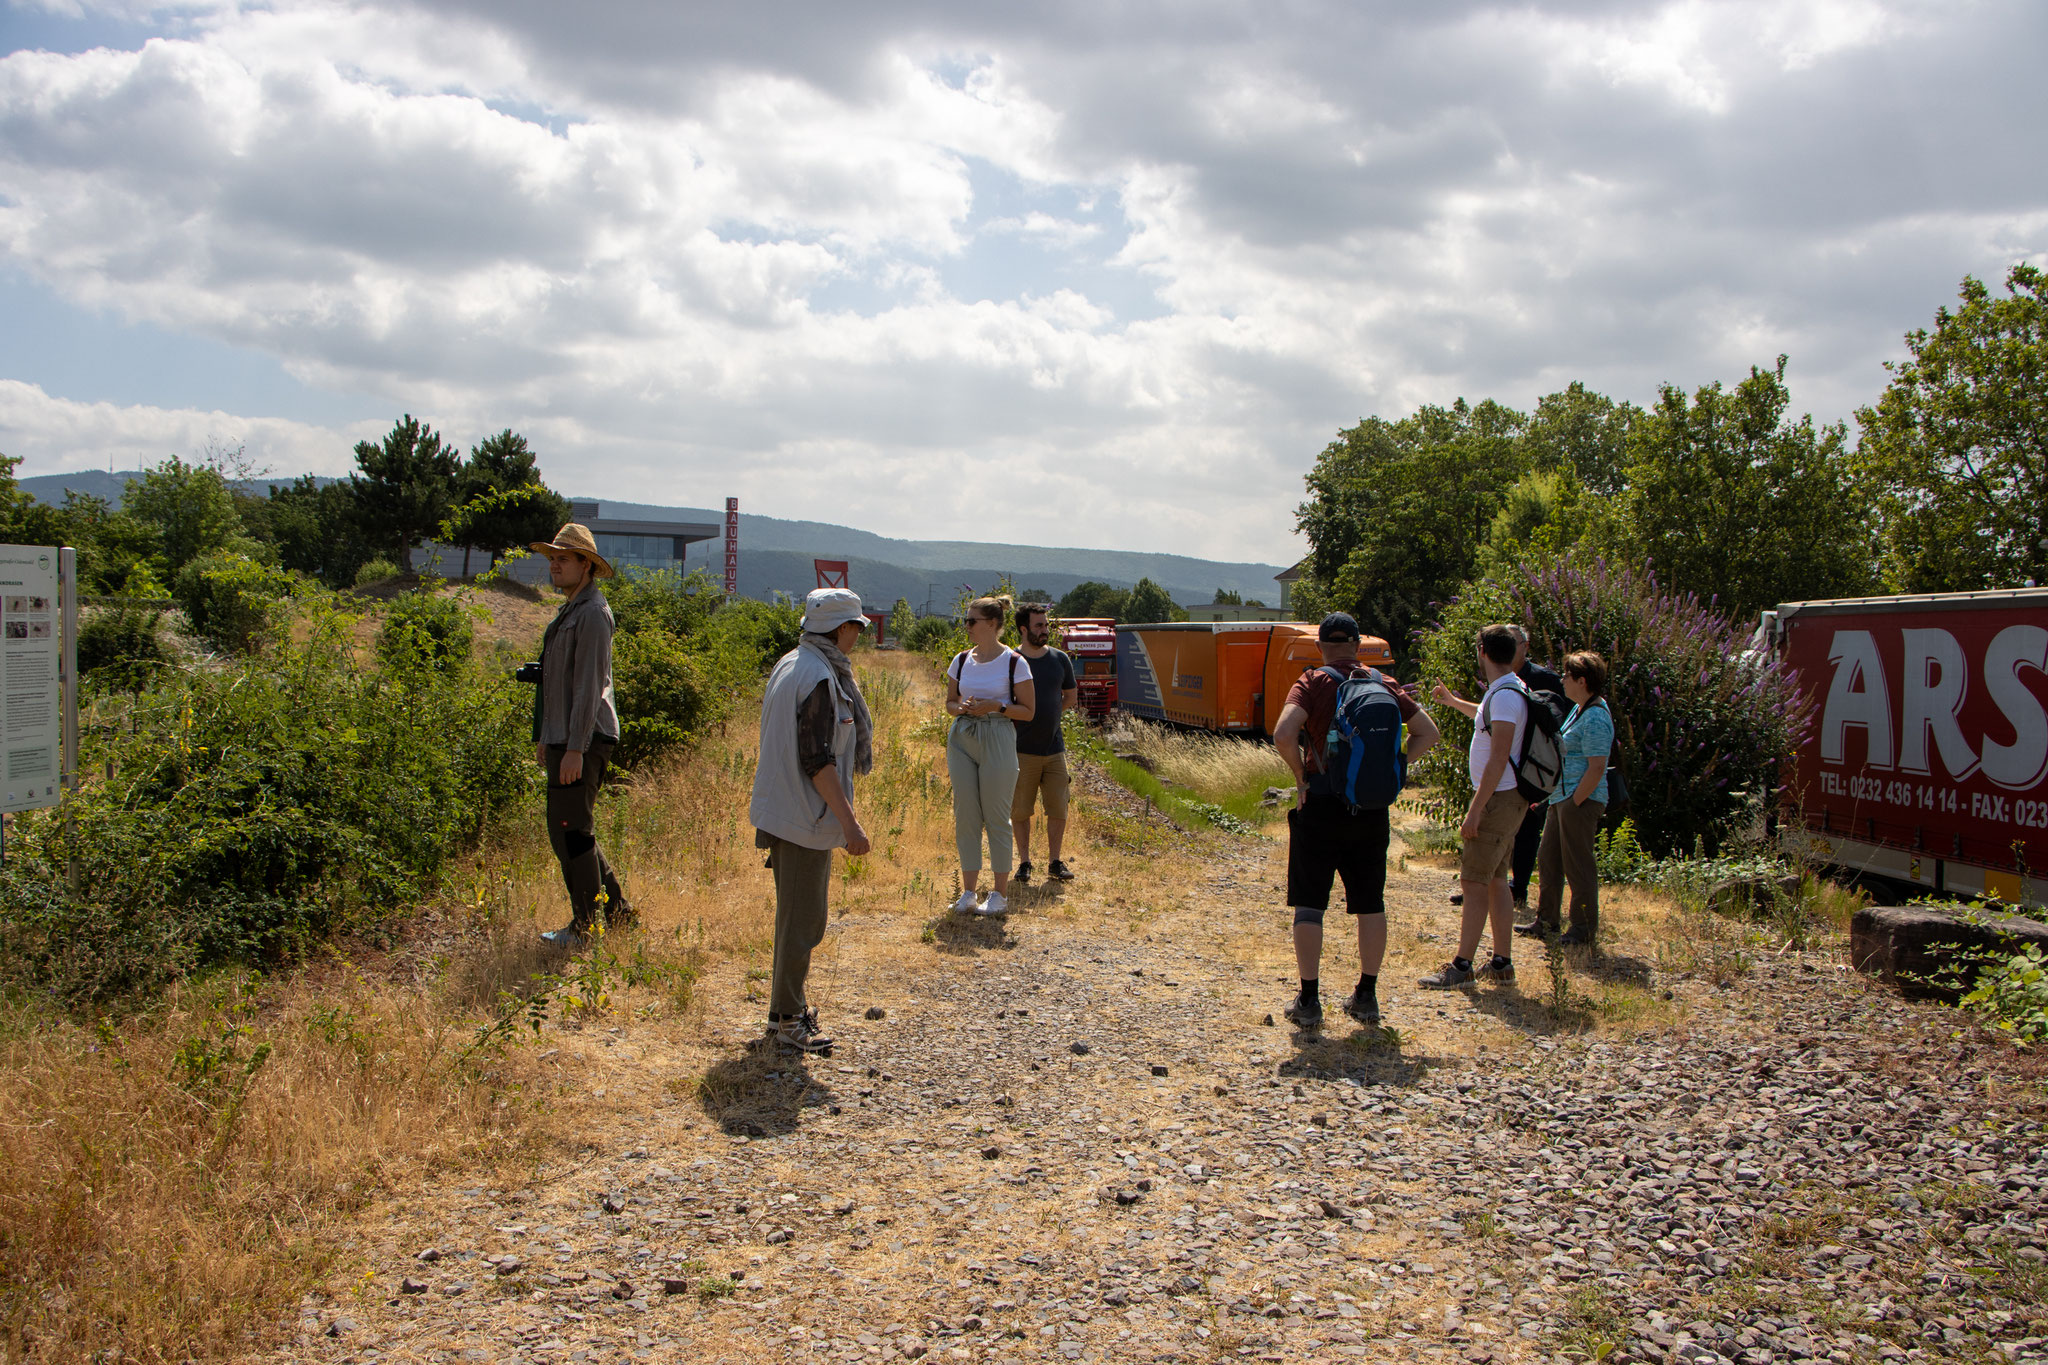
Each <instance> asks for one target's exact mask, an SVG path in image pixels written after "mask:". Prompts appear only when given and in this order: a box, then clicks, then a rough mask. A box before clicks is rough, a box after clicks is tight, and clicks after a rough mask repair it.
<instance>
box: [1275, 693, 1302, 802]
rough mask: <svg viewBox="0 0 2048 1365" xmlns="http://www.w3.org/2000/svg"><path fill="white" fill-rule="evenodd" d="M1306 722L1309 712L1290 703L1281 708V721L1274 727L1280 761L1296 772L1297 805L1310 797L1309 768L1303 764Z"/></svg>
mask: <svg viewBox="0 0 2048 1365" xmlns="http://www.w3.org/2000/svg"><path fill="white" fill-rule="evenodd" d="M1306 724H1308V712H1307V711H1306V710H1304V709H1303V708H1302V707H1300V706H1297V705H1293V704H1289V705H1287V706H1283V707H1281V708H1280V721H1279V723H1278V724H1277V725H1275V726H1274V727H1273V747H1274V748H1275V749H1278V750H1279V751H1280V761H1281V762H1282V763H1285V764H1286V765H1287V771H1289V772H1291V773H1293V774H1294V804H1295V805H1297V806H1299V805H1301V804H1302V802H1303V801H1305V800H1306V799H1307V797H1308V770H1307V769H1306V768H1304V767H1302V764H1301V729H1302V727H1303V726H1304V725H1306Z"/></svg>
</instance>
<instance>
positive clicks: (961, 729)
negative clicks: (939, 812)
mask: <svg viewBox="0 0 2048 1365" xmlns="http://www.w3.org/2000/svg"><path fill="white" fill-rule="evenodd" d="M1010 605H1011V603H1010V599H1009V598H1008V597H1007V596H1005V597H977V598H976V599H975V600H974V601H973V602H971V603H969V604H968V607H967V638H968V640H970V641H971V642H972V643H973V648H972V649H964V650H962V651H961V652H960V653H959V654H957V655H955V656H954V658H953V662H952V663H950V664H948V665H947V667H946V713H947V714H948V715H950V716H953V717H954V718H955V719H954V721H953V729H952V731H951V733H950V734H948V735H947V737H946V772H947V774H948V775H950V776H951V777H952V779H953V841H954V844H955V845H956V846H957V847H958V848H959V850H960V884H961V886H963V887H964V888H965V890H963V891H962V892H961V893H960V899H959V900H957V901H955V902H953V909H954V910H956V911H958V912H960V913H962V914H971V915H1007V914H1009V913H1010V901H1009V894H1010V855H1011V851H1012V849H1011V843H1010V801H1011V798H1012V797H1013V796H1015V795H1016V792H1017V726H1016V722H1018V721H1026V720H1030V719H1031V717H1032V716H1033V715H1034V714H1036V711H1035V707H1034V703H1033V698H1032V695H1031V665H1030V664H1028V663H1026V662H1025V661H1024V656H1023V655H1021V654H1019V653H1018V652H1017V651H1016V650H1014V649H1011V648H1010V647H1009V646H1008V645H1006V644H1004V643H1003V638H1002V637H1003V620H1004V618H1005V617H1006V616H1008V615H1009V611H1010ZM984 831H986V832H987V834H988V860H989V863H990V865H991V867H990V870H991V871H992V872H993V873H994V874H995V883H996V884H995V889H994V890H993V891H991V892H990V893H989V897H988V900H987V901H985V902H984V901H977V900H976V899H975V890H976V888H977V887H978V886H979V884H980V882H981V839H982V834H983V832H984Z"/></svg>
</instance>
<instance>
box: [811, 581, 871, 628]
mask: <svg viewBox="0 0 2048 1365" xmlns="http://www.w3.org/2000/svg"><path fill="white" fill-rule="evenodd" d="M848 621H858V622H860V628H861V629H862V630H866V629H867V628H868V618H867V617H865V616H863V615H862V614H861V610H860V594H859V593H857V592H855V591H853V590H852V589H851V588H818V589H815V590H813V591H812V593H811V595H810V596H808V597H806V598H804V629H805V630H806V631H808V632H810V633H811V634H813V635H827V634H830V633H831V632H832V631H835V630H837V629H838V628H839V627H841V626H843V625H845V624H846V623H847V622H848Z"/></svg>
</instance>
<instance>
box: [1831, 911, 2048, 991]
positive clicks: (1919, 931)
mask: <svg viewBox="0 0 2048 1365" xmlns="http://www.w3.org/2000/svg"><path fill="white" fill-rule="evenodd" d="M1973 921H1974V922H1973ZM2027 944H2032V945H2034V946H2035V947H2038V948H2040V949H2042V950H2043V951H2044V952H2048V924H2043V923H2041V922H2040V921H2039V920H2031V919H2023V918H2021V917H2020V916H2018V915H1980V916H1973V917H1972V918H1971V919H1967V920H1966V919H1964V918H1962V917H1961V916H1960V915H1958V914H1957V913H1956V912H1955V911H1953V910H1950V909H1948V908H1947V907H1944V906H1935V905H1871V906H1865V907H1864V908H1863V909H1861V910H1858V911H1857V912H1856V918H1855V919H1854V920H1852V921H1850V924H1849V960H1850V961H1851V962H1852V963H1854V964H1855V965H1856V970H1857V971H1860V972H1864V973H1866V974H1868V975H1870V976H1876V977H1881V978H1882V979H1884V980H1885V981H1887V982H1890V983H1891V984H1893V985H1896V986H1897V987H1898V988H1899V989H1900V990H1901V991H1902V992H1903V993H1904V994H1906V995H1909V996H1932V997H1935V998H1938V999H1943V1000H1948V1001H1954V1000H1956V999H1958V998H1959V997H1960V996H1961V994H1962V989H1967V988H1968V985H1969V983H1968V981H1967V980H1965V981H1963V982H1962V983H1961V986H1962V989H1958V988H1957V983H1956V981H1955V980H1954V976H1955V973H1954V972H1952V971H1950V970H1948V969H1950V968H1952V967H1953V966H1955V965H1956V964H1957V962H1958V959H1959V958H1961V957H1963V956H1965V955H1967V954H1971V953H1975V952H1985V951H1991V952H2003V953H2011V952H2015V951H2017V950H2018V949H2019V948H2020V947H2022V946H2024V945H2027ZM1962 974H1963V975H1964V976H1965V977H1966V978H1967V977H1970V976H1974V974H1975V973H1974V972H1972V971H1970V970H1968V969H1967V968H1966V969H1965V970H1964V972H1963V973H1962Z"/></svg>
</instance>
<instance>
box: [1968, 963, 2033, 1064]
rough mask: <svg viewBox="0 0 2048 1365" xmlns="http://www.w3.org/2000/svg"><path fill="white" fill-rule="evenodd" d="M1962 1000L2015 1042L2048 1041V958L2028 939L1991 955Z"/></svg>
mask: <svg viewBox="0 0 2048 1365" xmlns="http://www.w3.org/2000/svg"><path fill="white" fill-rule="evenodd" d="M1962 1004H1963V1008H1964V1009H1967V1010H1969V1011H1970V1012H1971V1013H1973V1014H1975V1015H1977V1016H1978V1017H1979V1018H1980V1019H1982V1020H1983V1021H1984V1022H1985V1023H1986V1024H1987V1025H1989V1026H1990V1027H1992V1028H1995V1029H1998V1030H2000V1031H2002V1032H2005V1033H2009V1034H2011V1035H2012V1037H2013V1041H2014V1042H2017V1043H2041V1042H2048V958H2044V957H2043V956H2042V954H2041V950H2040V948H2038V947H2036V946H2035V945H2033V944H2031V943H2029V944H2027V945H2025V946H2024V947H2022V948H2020V949H2019V950H2018V951H2017V952H2014V953H2011V954H2009V955H2001V956H1995V957H1993V958H1992V959H1991V960H1990V961H1989V962H1986V963H1985V964H1984V967H1983V970H1982V971H1980V972H1979V973H1978V974H1977V984H1976V985H1975V986H1974V987H1972V988H1971V990H1970V992H1969V993H1968V994H1967V995H1965V996H1964V997H1963V1000H1962Z"/></svg>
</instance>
